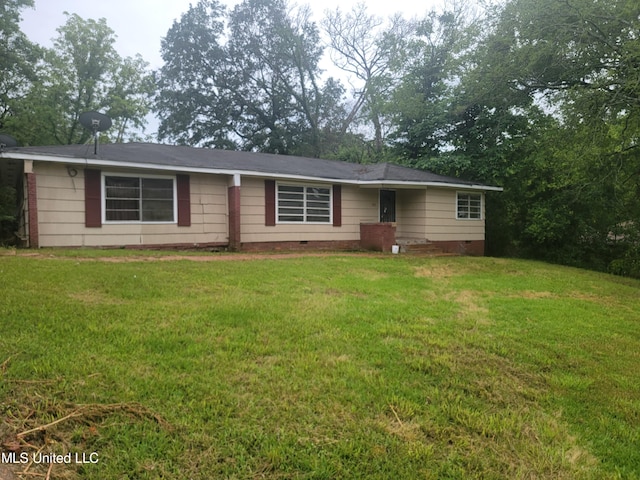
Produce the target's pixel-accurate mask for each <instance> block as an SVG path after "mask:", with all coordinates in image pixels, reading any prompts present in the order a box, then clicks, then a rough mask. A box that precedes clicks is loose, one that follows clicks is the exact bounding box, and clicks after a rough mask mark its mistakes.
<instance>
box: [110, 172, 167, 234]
mask: <svg viewBox="0 0 640 480" xmlns="http://www.w3.org/2000/svg"><path fill="white" fill-rule="evenodd" d="M104 199H105V200H104V201H105V208H104V215H105V221H107V222H161V223H162V222H169V223H171V222H175V218H176V215H175V203H176V202H175V181H174V179H173V178H147V177H129V176H107V175H105V177H104Z"/></svg>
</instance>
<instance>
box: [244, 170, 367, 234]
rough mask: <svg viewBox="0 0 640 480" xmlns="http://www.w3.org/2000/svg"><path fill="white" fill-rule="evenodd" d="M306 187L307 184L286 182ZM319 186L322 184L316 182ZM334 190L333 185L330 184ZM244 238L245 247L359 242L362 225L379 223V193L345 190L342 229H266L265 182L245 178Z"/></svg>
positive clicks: (281, 226) (279, 226) (286, 226)
mask: <svg viewBox="0 0 640 480" xmlns="http://www.w3.org/2000/svg"><path fill="white" fill-rule="evenodd" d="M283 183H286V184H291V185H294V184H301V185H303V184H305V183H304V182H302V183H301V182H291V181H286V182H283ZM313 184H318V182H313ZM327 186H329V187H330V186H331V184H327ZM240 191H241V194H240V210H241V212H242V214H241V216H242V220H241V231H240V235H241V238H242V242H243V243H253V242H290V241H332V240H333V241H338V240H359V239H360V223H361V222H374V221H376V217H377V215H376V211H377V205H378V203H377V202H378V201H377V190H362V189H360V188H358V187H356V186H350V185H343V186H342V226H340V227H334V226H333V225H332V224H326V225H324V224H321V225H310V224H303V223H300V224H276V225H275V226H270V227H267V226H265V198H264V197H265V191H264V179H263V178H247V177H243V178H242V186H241V189H240Z"/></svg>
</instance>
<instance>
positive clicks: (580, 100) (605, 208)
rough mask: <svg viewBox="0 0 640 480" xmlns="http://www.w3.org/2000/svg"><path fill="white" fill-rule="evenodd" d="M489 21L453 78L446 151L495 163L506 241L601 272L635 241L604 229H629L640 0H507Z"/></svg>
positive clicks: (638, 152) (638, 158)
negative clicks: (471, 62) (619, 241)
mask: <svg viewBox="0 0 640 480" xmlns="http://www.w3.org/2000/svg"><path fill="white" fill-rule="evenodd" d="M488 20H489V22H488V23H487V27H486V30H485V31H486V32H488V35H486V37H484V38H482V39H481V41H480V43H479V48H478V50H477V52H476V53H475V55H474V59H475V68H474V69H473V70H472V71H470V72H469V73H468V75H466V76H465V78H464V79H463V80H462V84H463V87H464V88H463V89H462V90H461V92H462V94H461V95H460V96H459V98H458V102H457V104H458V110H459V111H460V112H461V115H460V117H459V121H458V122H457V123H455V128H454V130H453V131H454V134H455V137H454V139H453V141H454V142H455V144H456V147H457V151H458V152H460V153H462V154H463V155H465V156H466V157H467V158H470V159H473V162H470V163H469V167H470V168H471V169H472V170H476V171H477V168H478V167H480V168H484V169H486V166H487V165H488V163H489V164H490V163H491V162H493V163H494V165H495V164H496V160H498V161H499V159H500V158H504V159H505V162H504V164H503V165H502V168H500V165H499V162H498V167H499V168H493V171H495V172H500V171H501V172H503V173H502V174H503V177H504V178H503V181H502V183H503V185H505V186H506V187H507V188H508V189H509V191H510V193H509V194H507V195H504V197H503V198H505V199H507V198H509V197H510V196H511V198H512V203H511V207H510V208H508V209H506V210H508V213H507V216H508V218H509V219H510V220H511V221H510V222H509V223H510V225H511V227H510V230H511V232H512V235H511V238H512V244H514V245H517V246H518V247H519V248H520V250H521V251H526V252H529V253H530V254H533V255H535V256H538V257H541V258H550V259H552V260H555V261H564V262H570V263H574V264H581V265H590V266H597V267H599V268H604V266H605V265H606V264H607V263H608V261H609V260H610V259H611V258H613V257H615V256H616V255H618V254H620V252H622V254H623V255H624V251H625V249H626V250H629V249H630V248H631V247H632V245H633V242H631V241H630V240H631V239H632V238H635V239H636V240H637V237H633V236H632V235H626V236H625V237H624V238H626V239H627V240H628V241H627V244H626V245H614V242H613V241H612V232H614V231H616V230H618V229H620V225H627V226H628V225H631V226H633V225H638V224H640V218H639V215H638V212H640V204H639V202H640V200H639V199H640V197H639V196H638V188H637V185H638V176H639V175H640V148H639V146H638V145H639V144H638V140H639V134H640V130H639V121H638V118H639V115H640V109H639V107H640V88H639V87H640V67H639V65H640V63H639V62H638V59H639V58H640V57H639V56H638V54H639V52H640V44H639V42H640V37H639V36H638V31H639V26H640V5H638V3H637V2H635V1H631V0H613V1H611V2H600V1H597V0H574V1H571V2H565V1H562V2H559V1H555V0H511V1H509V2H507V3H504V4H501V5H500V6H498V7H495V8H494V9H493V10H492V11H490V15H489V17H488ZM545 117H546V119H545ZM518 145H520V148H518V149H516V150H512V149H513V147H515V146H518ZM505 147H507V148H506V149H505ZM496 152H498V153H499V152H503V153H505V154H506V155H502V156H501V155H495V153H496ZM516 197H520V199H521V200H520V202H521V203H520V204H519V206H516V202H515V198H516ZM505 225H506V224H505ZM507 226H508V225H507ZM634 241H635V240H634Z"/></svg>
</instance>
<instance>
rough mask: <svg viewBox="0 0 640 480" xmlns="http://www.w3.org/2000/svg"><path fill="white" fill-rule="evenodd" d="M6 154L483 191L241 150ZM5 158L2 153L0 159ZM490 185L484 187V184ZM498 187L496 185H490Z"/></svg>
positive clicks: (27, 150) (430, 176)
mask: <svg viewBox="0 0 640 480" xmlns="http://www.w3.org/2000/svg"><path fill="white" fill-rule="evenodd" d="M4 152H5V153H7V154H12V155H11V157H13V158H15V156H16V155H15V154H21V155H28V156H32V155H33V156H48V157H60V158H67V159H77V160H82V161H83V162H84V161H86V162H87V163H88V164H99V162H101V161H103V162H110V163H111V162H112V163H122V166H123V167H125V166H131V164H135V165H136V166H145V167H149V168H154V167H155V168H167V167H170V168H174V169H175V170H178V171H179V170H181V169H183V170H184V169H187V170H188V169H204V170H206V169H212V170H229V171H231V172H237V173H242V172H252V173H261V174H265V175H269V176H278V175H282V176H301V177H311V178H318V179H327V180H329V179H330V180H344V181H354V182H371V183H375V182H387V183H389V182H401V183H404V182H409V183H442V184H448V185H466V186H474V187H476V188H477V187H483V186H487V185H482V184H479V183H477V182H469V181H465V180H461V179H459V178H453V177H446V176H442V175H436V174H435V173H431V172H428V171H425V170H416V169H413V168H407V167H402V166H400V165H394V164H389V163H381V164H372V165H362V164H357V163H348V162H339V161H335V160H324V159H320V158H307V157H296V156H289V155H273V154H267V153H254V152H239V151H232V150H217V149H208V148H194V147H187V146H173V145H162V144H155V143H113V144H103V145H100V146H99V148H98V154H97V155H94V146H93V145H55V146H47V147H16V148H7V149H5V150H4ZM1 156H3V155H2V154H0V157H1ZM487 187H488V186H487ZM489 188H490V189H496V187H489Z"/></svg>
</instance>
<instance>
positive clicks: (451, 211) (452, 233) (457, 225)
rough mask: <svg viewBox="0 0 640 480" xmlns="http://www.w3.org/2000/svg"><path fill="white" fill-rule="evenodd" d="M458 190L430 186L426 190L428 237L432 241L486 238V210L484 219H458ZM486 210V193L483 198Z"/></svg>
mask: <svg viewBox="0 0 640 480" xmlns="http://www.w3.org/2000/svg"><path fill="white" fill-rule="evenodd" d="M457 192H458V190H454V189H444V188H429V189H427V191H426V205H427V211H426V215H425V223H426V225H425V227H426V237H427V238H428V239H429V240H431V241H447V240H456V241H463V240H484V226H485V223H484V211H483V212H482V220H458V219H457V218H456V216H457V215H456V195H457ZM482 208H483V210H484V194H483V200H482Z"/></svg>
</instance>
